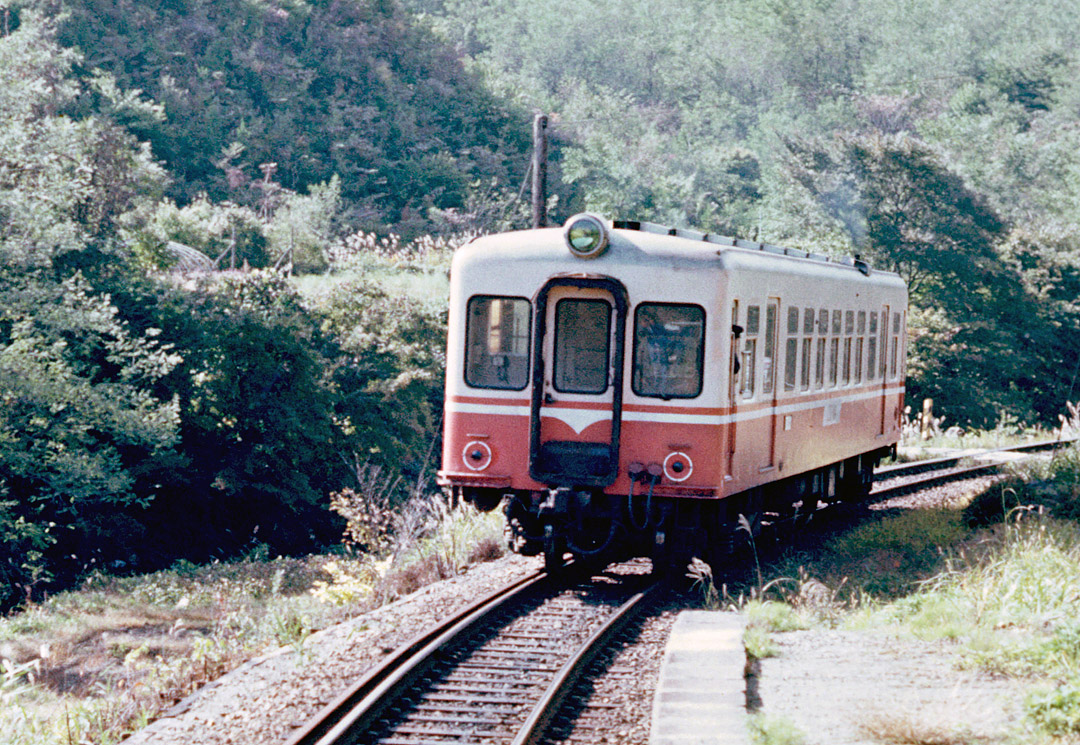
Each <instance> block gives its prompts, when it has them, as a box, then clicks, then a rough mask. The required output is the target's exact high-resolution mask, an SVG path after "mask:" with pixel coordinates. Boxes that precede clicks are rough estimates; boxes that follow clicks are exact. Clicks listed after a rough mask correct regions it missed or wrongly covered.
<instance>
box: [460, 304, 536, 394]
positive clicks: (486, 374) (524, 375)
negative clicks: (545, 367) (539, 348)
mask: <svg viewBox="0 0 1080 745" xmlns="http://www.w3.org/2000/svg"><path fill="white" fill-rule="evenodd" d="M531 320H532V306H531V305H530V304H529V301H528V300H526V299H524V298H510V297H493V296H490V295H489V296H484V295H477V296H475V297H473V298H470V299H469V305H468V310H467V315H466V321H465V326H466V328H465V338H466V344H465V382H466V383H468V384H469V385H470V386H472V387H473V388H505V389H508V390H516V391H520V390H522V389H524V388H525V386H526V385H527V384H528V382H529V326H530V322H531Z"/></svg>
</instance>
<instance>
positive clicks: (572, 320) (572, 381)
mask: <svg viewBox="0 0 1080 745" xmlns="http://www.w3.org/2000/svg"><path fill="white" fill-rule="evenodd" d="M610 341H611V306H610V305H609V304H608V303H607V302H606V301H604V300H582V299H578V298H564V299H562V300H560V301H559V302H558V303H557V304H556V305H555V371H554V373H555V374H554V383H555V390H557V391H559V392H560V393H603V392H604V391H606V390H607V388H608V371H609V369H610V367H611V365H610V363H609V359H610V349H609V345H610Z"/></svg>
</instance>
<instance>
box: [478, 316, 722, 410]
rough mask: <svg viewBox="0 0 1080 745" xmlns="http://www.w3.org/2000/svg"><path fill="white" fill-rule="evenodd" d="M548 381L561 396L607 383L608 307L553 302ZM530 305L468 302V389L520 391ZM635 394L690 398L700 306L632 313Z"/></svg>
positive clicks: (700, 339)
mask: <svg viewBox="0 0 1080 745" xmlns="http://www.w3.org/2000/svg"><path fill="white" fill-rule="evenodd" d="M554 315H555V329H554V333H555V339H554V355H553V357H554V359H553V370H552V385H553V386H554V388H555V390H556V391H559V392H560V393H585V394H599V393H603V392H605V391H606V390H607V388H608V368H609V365H608V360H609V358H610V339H611V320H612V319H611V316H612V309H611V306H610V305H609V304H608V303H607V302H605V301H603V300H593V299H582V298H563V299H562V300H559V302H557V303H556V304H555V314H554ZM531 324H532V305H531V304H530V303H529V301H528V300H526V299H525V298H509V297H497V296H490V295H477V296H474V297H472V298H470V299H469V303H468V310H467V313H466V328H465V337H466V343H465V382H466V383H468V384H469V385H470V386H471V387H473V388H495V389H504V390H523V389H524V388H525V387H526V386H527V385H528V382H529V341H530V340H529V330H530V328H531ZM633 344H634V347H633V360H634V365H633V371H632V375H631V386H632V387H633V390H634V393H636V394H637V395H639V396H643V397H648V398H661V399H665V400H666V399H672V398H694V397H696V396H698V395H700V393H701V388H702V383H703V380H704V365H705V310H704V309H703V308H702V307H701V306H699V305H687V304H678V303H641V304H639V305H638V306H637V308H636V309H635V311H634V341H633Z"/></svg>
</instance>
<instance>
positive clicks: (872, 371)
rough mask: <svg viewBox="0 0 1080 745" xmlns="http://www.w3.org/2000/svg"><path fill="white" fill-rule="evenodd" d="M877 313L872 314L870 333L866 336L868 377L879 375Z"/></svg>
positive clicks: (870, 378)
mask: <svg viewBox="0 0 1080 745" xmlns="http://www.w3.org/2000/svg"><path fill="white" fill-rule="evenodd" d="M877 322H878V316H877V313H871V314H870V328H869V331H868V333H869V335H868V336H867V337H866V346H867V349H866V379H867V380H873V379H874V378H876V377H877V332H878V331H877Z"/></svg>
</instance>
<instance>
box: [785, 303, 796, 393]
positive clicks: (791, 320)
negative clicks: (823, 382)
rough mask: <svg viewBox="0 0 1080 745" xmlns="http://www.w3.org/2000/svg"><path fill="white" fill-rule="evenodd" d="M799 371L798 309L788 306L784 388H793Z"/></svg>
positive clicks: (791, 389) (789, 389) (787, 389)
mask: <svg viewBox="0 0 1080 745" xmlns="http://www.w3.org/2000/svg"><path fill="white" fill-rule="evenodd" d="M798 371H799V309H798V308H795V307H791V308H788V311H787V342H786V343H785V345H784V390H785V391H793V390H795V377H796V375H797V373H798Z"/></svg>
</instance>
